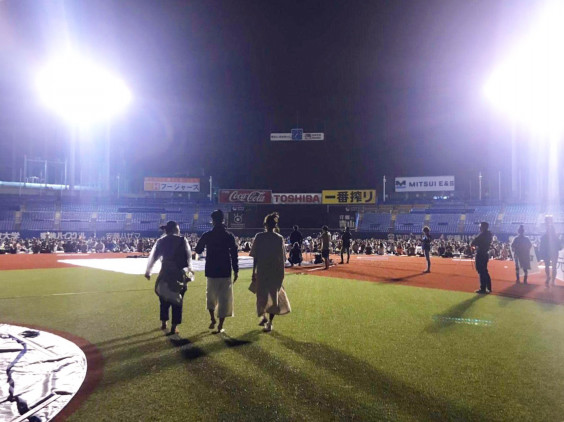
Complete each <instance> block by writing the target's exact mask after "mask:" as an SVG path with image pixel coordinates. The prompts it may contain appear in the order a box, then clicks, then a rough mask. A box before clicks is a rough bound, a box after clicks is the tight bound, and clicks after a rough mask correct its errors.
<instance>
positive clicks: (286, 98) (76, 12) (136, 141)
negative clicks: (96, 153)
mask: <svg viewBox="0 0 564 422" xmlns="http://www.w3.org/2000/svg"><path fill="white" fill-rule="evenodd" d="M534 3H535V2H533V1H524V0H516V1H496V0H483V1H480V0H472V1H471V0H465V1H461V0H460V1H459V0H443V1H398V0H396V1H376V0H372V1H356V0H348V1H331V0H322V1H294V0H284V1H268V0H252V1H251V0H221V1H212V0H207V1H154V0H152V1H140V0H134V1H133V0H131V1H115V2H111V1H100V0H96V1H73V2H71V1H67V2H63V1H59V0H52V1H44V0H4V1H3V2H0V11H1V14H0V28H1V30H0V31H1V33H0V66H1V67H0V111H1V113H0V115H1V116H0V124H1V129H0V142H1V145H2V149H3V150H4V151H7V149H6V146H7V145H9V144H10V143H12V144H13V143H14V142H16V143H17V144H18V148H17V149H16V152H15V153H13V154H12V155H14V154H16V155H18V154H22V153H25V152H27V153H31V152H35V154H36V155H45V156H55V157H56V156H64V154H65V153H66V152H65V151H66V148H67V141H68V139H67V138H68V130H67V128H66V127H65V126H64V125H63V124H62V123H61V122H60V121H59V119H58V118H57V116H54V115H52V114H51V113H50V112H49V111H47V110H45V109H43V108H42V107H41V106H40V105H39V104H38V103H37V100H36V99H35V93H34V91H33V86H32V81H31V80H32V77H33V72H34V71H35V70H36V69H37V68H38V67H39V66H40V65H41V63H42V62H44V61H45V60H47V59H48V58H49V57H50V56H52V55H53V54H55V53H57V52H60V51H61V49H62V46H63V45H65V40H66V41H68V42H70V43H72V45H73V46H74V47H75V48H76V49H77V50H79V51H81V52H82V53H83V54H85V55H87V56H92V57H95V58H96V59H98V60H99V61H101V62H103V63H105V64H106V65H107V66H108V67H110V68H112V69H115V70H116V71H118V72H119V73H120V74H121V75H122V77H123V78H124V79H125V80H126V81H127V83H128V84H129V86H130V88H131V90H132V92H133V95H134V102H133V104H132V105H131V107H130V108H129V110H127V112H126V113H124V114H123V115H122V116H121V117H119V118H117V119H115V121H114V122H112V156H113V165H114V170H112V171H113V172H114V173H115V172H118V171H119V172H120V173H121V174H122V175H123V174H127V175H129V177H130V179H131V180H141V179H142V177H143V176H147V175H154V176H174V175H179V174H185V175H191V176H202V175H203V174H206V175H210V174H211V175H213V177H214V179H215V181H216V183H217V184H218V185H220V186H222V187H226V188H271V189H273V190H274V191H279V192H281V191H294V192H305V191H313V192H317V191H320V190H321V189H332V188H378V189H380V186H381V179H382V175H384V174H385V175H387V176H388V177H390V178H393V177H394V176H417V175H450V174H454V175H457V177H460V178H464V177H468V175H469V174H475V173H477V171H479V170H482V171H493V172H496V173H497V171H498V170H502V171H507V169H508V168H509V164H510V163H509V162H508V160H507V154H508V148H509V139H510V136H509V131H508V128H507V126H506V125H505V124H504V123H503V122H501V120H500V117H499V116H497V115H495V113H494V112H493V111H492V110H491V107H490V106H489V105H488V104H487V102H486V100H485V99H484V95H483V93H482V87H483V84H484V82H485V80H486V78H487V77H488V75H489V72H490V71H491V70H492V68H493V67H494V66H495V64H496V58H497V57H498V56H499V55H500V53H501V52H502V51H503V49H504V48H506V47H507V46H508V45H510V43H511V41H512V40H513V39H514V38H515V36H516V35H517V34H518V33H519V31H520V30H521V29H522V28H524V25H525V24H526V20H527V17H528V16H529V14H530V11H531V10H532V7H533V6H534ZM294 127H300V128H303V129H304V131H305V132H324V133H325V138H326V140H325V141H324V142H310V143H306V142H301V143H290V142H287V143H272V142H270V141H269V138H270V133H271V132H290V129H292V128H294ZM94 132H96V131H95V130H94ZM2 160H4V161H6V160H7V158H6V157H4V158H3V159H2ZM460 180H462V179H460Z"/></svg>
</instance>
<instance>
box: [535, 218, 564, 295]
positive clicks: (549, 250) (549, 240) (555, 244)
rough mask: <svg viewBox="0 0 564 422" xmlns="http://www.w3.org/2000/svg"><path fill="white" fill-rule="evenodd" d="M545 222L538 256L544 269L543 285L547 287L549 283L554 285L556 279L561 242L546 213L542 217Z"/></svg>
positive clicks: (551, 219)
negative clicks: (544, 231) (542, 262)
mask: <svg viewBox="0 0 564 422" xmlns="http://www.w3.org/2000/svg"><path fill="white" fill-rule="evenodd" d="M544 221H545V223H546V233H545V234H543V235H542V236H541V239H540V246H539V252H540V254H539V255H540V258H541V259H542V260H543V261H544V271H545V274H546V281H545V285H546V287H548V286H549V285H550V284H552V285H553V286H554V281H555V280H556V270H557V268H556V267H557V263H558V253H559V252H560V249H562V244H561V242H560V239H559V238H558V235H557V234H556V230H555V228H554V220H553V217H552V216H551V215H547V216H546V217H545V219H544ZM551 262H552V277H551V276H550V264H551Z"/></svg>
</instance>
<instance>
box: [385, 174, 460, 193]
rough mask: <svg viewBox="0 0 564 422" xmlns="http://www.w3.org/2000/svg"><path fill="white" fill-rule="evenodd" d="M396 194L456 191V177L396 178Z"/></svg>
mask: <svg viewBox="0 0 564 422" xmlns="http://www.w3.org/2000/svg"><path fill="white" fill-rule="evenodd" d="M395 187H396V192H442V191H453V190H454V176H428V177H396V183H395Z"/></svg>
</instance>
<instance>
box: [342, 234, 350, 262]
mask: <svg viewBox="0 0 564 422" xmlns="http://www.w3.org/2000/svg"><path fill="white" fill-rule="evenodd" d="M341 240H342V242H343V245H342V246H341V264H344V263H345V261H344V259H343V254H344V252H346V253H347V264H348V263H349V261H350V260H351V241H352V234H351V231H350V229H349V228H348V227H346V228H345V231H344V232H343V235H342V236H341Z"/></svg>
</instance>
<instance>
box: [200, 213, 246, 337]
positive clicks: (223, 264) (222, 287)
mask: <svg viewBox="0 0 564 422" xmlns="http://www.w3.org/2000/svg"><path fill="white" fill-rule="evenodd" d="M211 218H212V223H213V229H212V230H210V231H208V232H206V233H204V234H203V236H202V237H201V238H200V240H199V242H198V244H197V245H196V249H195V252H196V253H197V254H201V253H202V252H203V251H204V248H205V249H206V270H205V274H206V277H207V288H206V299H207V308H208V311H209V313H210V319H211V323H210V326H209V328H210V329H214V328H215V324H216V322H217V321H216V319H215V311H216V309H217V316H218V318H219V325H218V326H217V331H216V333H221V332H223V323H224V321H225V318H226V317H231V316H233V283H235V282H236V281H237V277H238V275H239V262H238V256H237V244H236V243H235V236H233V234H231V233H230V232H228V231H227V230H226V228H225V226H224V224H223V218H224V217H223V211H221V210H215V211H214V212H212V214H211ZM231 270H233V273H234V277H233V281H231Z"/></svg>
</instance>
